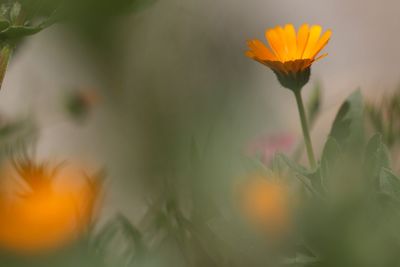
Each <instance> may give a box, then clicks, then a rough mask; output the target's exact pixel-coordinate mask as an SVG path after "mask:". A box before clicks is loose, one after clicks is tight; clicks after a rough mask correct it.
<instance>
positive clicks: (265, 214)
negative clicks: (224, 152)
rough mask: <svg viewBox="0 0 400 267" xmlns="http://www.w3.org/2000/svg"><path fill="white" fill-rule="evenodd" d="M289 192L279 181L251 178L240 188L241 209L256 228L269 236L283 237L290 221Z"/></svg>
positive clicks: (256, 176) (259, 177)
mask: <svg viewBox="0 0 400 267" xmlns="http://www.w3.org/2000/svg"><path fill="white" fill-rule="evenodd" d="M288 191H289V190H288V187H287V185H285V184H284V183H283V182H281V181H280V180H279V179H276V178H268V177H264V176H262V175H255V176H251V177H250V178H249V179H248V181H247V182H245V183H244V184H242V185H241V186H240V188H239V192H240V196H239V197H240V206H241V209H242V211H243V213H244V214H245V215H246V217H247V218H248V219H249V221H250V222H251V223H252V224H253V225H255V226H256V227H258V228H260V229H262V230H263V231H265V232H267V233H268V234H272V235H282V234H284V232H285V231H286V230H287V228H288V225H289V221H290V208H289V202H290V201H289V192H288Z"/></svg>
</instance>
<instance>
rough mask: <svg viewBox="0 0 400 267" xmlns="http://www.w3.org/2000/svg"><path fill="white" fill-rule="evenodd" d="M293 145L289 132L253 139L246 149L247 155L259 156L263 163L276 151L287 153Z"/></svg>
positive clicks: (267, 161) (270, 158) (269, 159)
mask: <svg viewBox="0 0 400 267" xmlns="http://www.w3.org/2000/svg"><path fill="white" fill-rule="evenodd" d="M294 145H295V137H294V136H293V135H291V134H288V133H284V134H267V135H263V136H260V137H258V138H256V139H255V140H253V141H252V142H251V143H250V144H249V146H248V147H247V149H246V154H247V155H249V156H260V159H261V161H262V162H263V163H265V164H269V163H270V162H271V160H272V158H273V157H274V155H275V154H276V153H289V152H291V151H292V149H293V147H294Z"/></svg>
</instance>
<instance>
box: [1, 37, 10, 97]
mask: <svg viewBox="0 0 400 267" xmlns="http://www.w3.org/2000/svg"><path fill="white" fill-rule="evenodd" d="M11 52H12V48H11V46H10V45H8V44H6V45H4V46H3V48H2V49H1V51H0V89H1V87H2V85H3V80H4V77H5V75H6V71H7V67H8V62H9V61H10V56H11Z"/></svg>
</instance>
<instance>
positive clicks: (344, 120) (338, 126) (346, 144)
mask: <svg viewBox="0 0 400 267" xmlns="http://www.w3.org/2000/svg"><path fill="white" fill-rule="evenodd" d="M363 110H364V106H363V100H362V96H361V92H360V90H356V91H355V92H354V93H352V94H351V95H350V96H349V97H348V98H347V99H346V101H345V102H344V103H343V104H342V106H341V107H340V109H339V112H338V113H337V115H336V118H335V120H334V122H333V125H332V129H331V132H330V136H332V137H333V138H334V139H336V141H337V142H338V143H339V144H340V145H341V147H342V148H344V149H346V150H348V151H352V152H357V151H361V148H362V147H363V145H364V140H365V137H364V120H363V113H364V111H363Z"/></svg>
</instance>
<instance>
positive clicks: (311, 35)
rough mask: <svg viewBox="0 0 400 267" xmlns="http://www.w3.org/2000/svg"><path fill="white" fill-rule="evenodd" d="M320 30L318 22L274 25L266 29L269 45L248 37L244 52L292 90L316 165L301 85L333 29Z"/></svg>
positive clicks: (309, 157)
mask: <svg viewBox="0 0 400 267" xmlns="http://www.w3.org/2000/svg"><path fill="white" fill-rule="evenodd" d="M321 33H322V28H321V26H319V25H313V26H311V27H310V26H309V25H308V24H303V25H302V26H301V27H300V28H299V30H298V31H297V32H296V30H295V29H294V26H293V25H292V24H286V25H285V26H284V27H281V26H276V27H275V28H273V29H268V30H267V31H266V32H265V37H266V39H267V40H268V43H269V46H270V48H268V47H267V46H266V45H264V44H263V43H262V42H261V41H259V40H250V41H248V46H249V49H250V50H248V51H247V52H246V55H247V56H248V57H250V58H252V59H254V60H256V61H258V62H260V63H261V64H264V65H266V66H268V67H269V68H271V69H272V70H273V71H274V72H275V74H276V76H277V78H278V80H279V82H280V83H281V85H282V86H283V87H285V88H288V89H290V90H291V91H293V93H294V95H295V97H296V102H297V107H298V110H299V115H300V121H301V127H302V130H303V136H304V142H305V145H306V149H307V155H308V160H309V162H310V166H311V167H312V168H315V166H316V163H315V156H314V151H313V148H312V143H311V138H310V132H309V129H308V123H307V116H306V113H305V109H304V104H303V100H302V98H301V89H302V88H303V86H304V85H305V84H307V82H308V81H309V79H310V73H311V70H310V67H311V65H312V64H313V63H314V62H315V61H317V60H319V59H321V58H323V57H325V56H326V55H327V54H323V55H320V56H319V53H320V52H321V50H322V49H323V48H324V47H325V46H326V44H327V43H328V41H329V39H330V37H331V34H332V32H331V31H330V30H328V31H326V32H325V33H323V34H322V35H321Z"/></svg>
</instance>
